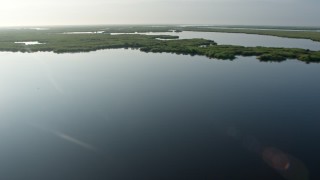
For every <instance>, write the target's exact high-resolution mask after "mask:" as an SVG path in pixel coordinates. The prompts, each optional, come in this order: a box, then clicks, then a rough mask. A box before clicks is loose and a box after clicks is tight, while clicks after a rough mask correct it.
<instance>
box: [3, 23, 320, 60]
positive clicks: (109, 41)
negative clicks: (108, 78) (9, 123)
mask: <svg viewBox="0 0 320 180" xmlns="http://www.w3.org/2000/svg"><path fill="white" fill-rule="evenodd" d="M102 28H103V27H69V28H62V27H55V28H51V29H50V30H44V31H38V30H30V29H20V30H19V29H18V30H8V29H2V30H0V51H13V52H17V51H20V52H38V51H51V52H55V53H66V52H89V51H95V50H99V49H111V48H134V49H140V50H141V51H143V52H155V53H161V52H166V53H175V54H185V55H201V56H206V57H208V58H215V59H231V60H232V59H234V58H236V56H257V58H258V59H259V60H261V61H283V60H286V59H298V60H301V61H304V62H307V63H309V62H320V51H310V50H307V49H297V48H269V47H243V46H232V45H217V44H216V43H215V42H214V41H211V40H205V39H183V40H180V39H178V37H177V36H166V35H156V36H155V35H154V36H148V35H139V34H123V35H110V34H109V33H94V34H63V32H73V31H75V32H86V31H100V30H101V29H102ZM104 28H106V27H104ZM112 28H113V29H112ZM112 28H109V31H111V29H112V31H116V29H117V28H122V31H120V30H119V31H120V32H130V31H136V30H138V29H140V30H141V31H142V29H143V27H141V26H137V27H127V29H126V28H125V27H124V26H119V27H112ZM149 28H152V29H153V30H154V31H158V30H163V31H170V30H179V29H178V28H177V27H147V28H145V29H144V31H149V30H150V29H149ZM141 31H138V32H141ZM116 32H117V31H116ZM158 38H160V39H170V40H158ZM25 41H39V42H40V43H45V44H37V45H24V44H17V43H15V42H25Z"/></svg>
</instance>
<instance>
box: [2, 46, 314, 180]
mask: <svg viewBox="0 0 320 180" xmlns="http://www.w3.org/2000/svg"><path fill="white" fill-rule="evenodd" d="M0 56H1V60H0V87H1V88H0V99H1V101H0V107H1V108H0V115H1V119H0V128H1V130H0V143H1V148H0V158H1V161H0V177H1V179H6V180H20V179H46V180H51V179H52V180H56V179H59V180H70V179H115V180H117V179H119V180H127V179H222V180H230V179H259V180H270V179H272V180H283V176H284V175H287V174H283V172H280V173H279V172H277V171H276V168H284V169H285V170H286V172H287V171H288V170H290V173H291V172H294V173H298V174H301V176H303V177H305V176H306V175H305V174H304V173H306V171H308V172H309V173H310V179H314V180H317V179H319V178H320V174H319V169H318V168H319V166H318V164H319V161H320V155H319V152H320V145H319V143H318V141H319V137H320V133H319V128H318V127H319V126H320V122H319V118H320V113H319V108H318V107H319V106H320V94H319V92H320V84H319V81H320V64H304V63H302V62H299V61H295V60H290V61H285V62H282V63H261V62H259V61H258V60H256V59H255V58H238V59H237V60H234V61H228V60H226V61H223V60H209V59H207V58H205V57H198V56H195V57H191V56H178V55H173V54H153V53H142V52H139V51H136V50H122V49H119V50H103V51H96V52H91V53H77V54H53V53H48V52H47V53H44V52H42V53H4V52H2V53H0ZM274 149H276V150H274ZM279 152H281V153H279ZM270 160H273V161H274V162H276V163H275V164H274V165H273V166H275V167H271V165H270ZM297 166H299V167H300V166H301V167H303V168H300V169H298V170H297V169H295V168H296V167H297ZM301 169H302V170H301ZM288 172H289V171H288Z"/></svg>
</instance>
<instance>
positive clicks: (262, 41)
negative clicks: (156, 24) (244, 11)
mask: <svg viewBox="0 0 320 180" xmlns="http://www.w3.org/2000/svg"><path fill="white" fill-rule="evenodd" d="M111 34H112V35H118V34H145V35H171V36H179V38H180V39H192V38H204V39H209V40H214V41H215V42H217V43H218V44H219V45H239V46H247V47H255V46H265V47H286V48H302V49H310V50H315V51H319V50H320V42H315V41H312V40H308V39H293V38H282V37H276V36H266V35H256V34H242V33H220V32H193V31H183V32H179V33H176V32H159V33H157V32H149V33H111Z"/></svg>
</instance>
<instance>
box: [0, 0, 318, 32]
mask: <svg viewBox="0 0 320 180" xmlns="http://www.w3.org/2000/svg"><path fill="white" fill-rule="evenodd" d="M0 2H1V3H0V26H45V25H87V24H88V25H98V24H203V25H207V24H210V25H283V26H287V25H289V26H320V20H319V19H320V11H319V8H320V0H0Z"/></svg>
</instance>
